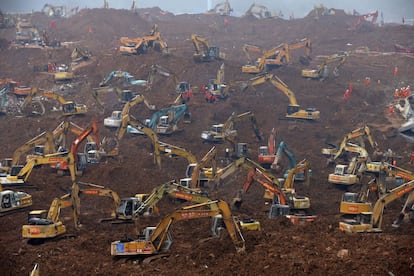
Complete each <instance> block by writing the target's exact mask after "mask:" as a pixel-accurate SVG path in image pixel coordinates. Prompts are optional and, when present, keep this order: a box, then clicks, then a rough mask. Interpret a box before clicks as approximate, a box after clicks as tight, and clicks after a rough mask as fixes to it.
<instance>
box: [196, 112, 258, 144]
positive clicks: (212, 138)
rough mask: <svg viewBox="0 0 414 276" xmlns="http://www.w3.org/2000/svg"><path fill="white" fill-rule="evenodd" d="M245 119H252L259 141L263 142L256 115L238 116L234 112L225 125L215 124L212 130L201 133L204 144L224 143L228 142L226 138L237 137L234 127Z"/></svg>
mask: <svg viewBox="0 0 414 276" xmlns="http://www.w3.org/2000/svg"><path fill="white" fill-rule="evenodd" d="M244 119H250V122H251V123H252V127H253V130H254V133H255V134H256V137H257V139H258V140H259V141H261V140H263V134H262V133H261V131H260V130H259V128H258V127H257V124H256V117H255V115H254V113H253V112H251V111H247V112H245V113H241V114H238V115H237V114H236V113H235V112H233V113H232V114H231V115H230V117H229V118H228V119H227V121H226V122H225V123H224V124H214V125H212V126H211V128H210V130H204V131H203V132H202V133H201V139H202V140H203V143H223V142H224V141H225V140H226V136H231V137H235V136H237V130H235V129H233V125H234V123H236V122H239V121H242V120H244Z"/></svg>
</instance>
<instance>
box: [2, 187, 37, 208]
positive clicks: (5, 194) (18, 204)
mask: <svg viewBox="0 0 414 276" xmlns="http://www.w3.org/2000/svg"><path fill="white" fill-rule="evenodd" d="M30 206H32V196H31V195H29V194H28V193H25V192H14V191H11V190H3V188H2V186H1V184H0V216H4V215H7V214H10V213H13V212H16V211H20V210H23V209H25V208H27V207H30Z"/></svg>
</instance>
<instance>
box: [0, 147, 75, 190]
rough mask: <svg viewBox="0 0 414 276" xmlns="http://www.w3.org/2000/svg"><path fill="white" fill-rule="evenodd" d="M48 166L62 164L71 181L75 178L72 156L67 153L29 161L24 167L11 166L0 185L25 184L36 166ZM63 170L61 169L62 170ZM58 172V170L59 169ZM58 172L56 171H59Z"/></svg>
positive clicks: (2, 177)
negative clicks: (67, 170) (67, 171)
mask: <svg viewBox="0 0 414 276" xmlns="http://www.w3.org/2000/svg"><path fill="white" fill-rule="evenodd" d="M45 164H49V165H51V166H58V167H59V164H62V165H63V164H64V166H65V168H64V169H66V168H67V169H69V171H70V175H71V178H72V180H75V178H76V169H75V159H74V157H73V154H71V153H68V154H66V155H64V154H62V153H56V154H48V155H45V156H40V157H37V158H33V159H31V160H30V161H29V162H27V163H26V164H25V165H24V166H23V165H16V166H12V167H11V169H10V173H8V174H7V175H6V176H1V177H0V184H1V185H3V186H5V185H8V186H15V185H17V186H19V185H23V184H26V182H27V179H28V178H29V176H30V174H31V172H32V170H33V168H34V167H35V166H38V165H45ZM62 169H63V168H62ZM59 170H60V169H59ZM59 170H58V171H59Z"/></svg>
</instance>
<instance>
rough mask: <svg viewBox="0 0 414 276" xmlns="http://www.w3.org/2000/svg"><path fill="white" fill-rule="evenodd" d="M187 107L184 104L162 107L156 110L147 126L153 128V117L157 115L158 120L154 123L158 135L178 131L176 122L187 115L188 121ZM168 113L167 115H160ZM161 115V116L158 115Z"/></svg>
mask: <svg viewBox="0 0 414 276" xmlns="http://www.w3.org/2000/svg"><path fill="white" fill-rule="evenodd" d="M187 110H188V107H187V105H186V104H181V105H173V106H171V107H169V108H166V109H162V110H160V111H158V112H156V113H155V114H154V115H153V116H152V117H151V119H150V121H149V123H148V126H149V127H151V128H153V127H154V124H153V122H154V121H155V118H157V117H158V120H157V121H158V122H157V124H156V125H155V132H156V133H157V134H159V135H170V134H172V133H174V132H176V131H178V122H179V121H180V119H181V118H182V117H183V116H185V115H186V116H187V118H186V120H187V121H188V120H189V119H188V118H189V116H190V114H189V113H188V111H187ZM162 114H168V115H162ZM160 115H161V116H160Z"/></svg>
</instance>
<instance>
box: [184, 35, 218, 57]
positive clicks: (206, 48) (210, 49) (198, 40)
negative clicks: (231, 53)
mask: <svg viewBox="0 0 414 276" xmlns="http://www.w3.org/2000/svg"><path fill="white" fill-rule="evenodd" d="M191 41H192V42H193V45H194V48H195V52H194V55H193V59H194V61H196V62H208V61H213V60H223V59H225V58H226V54H225V53H223V52H221V51H220V48H219V47H217V46H210V45H209V43H208V41H207V39H206V38H205V37H203V36H200V35H196V34H191ZM200 45H201V46H200Z"/></svg>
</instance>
